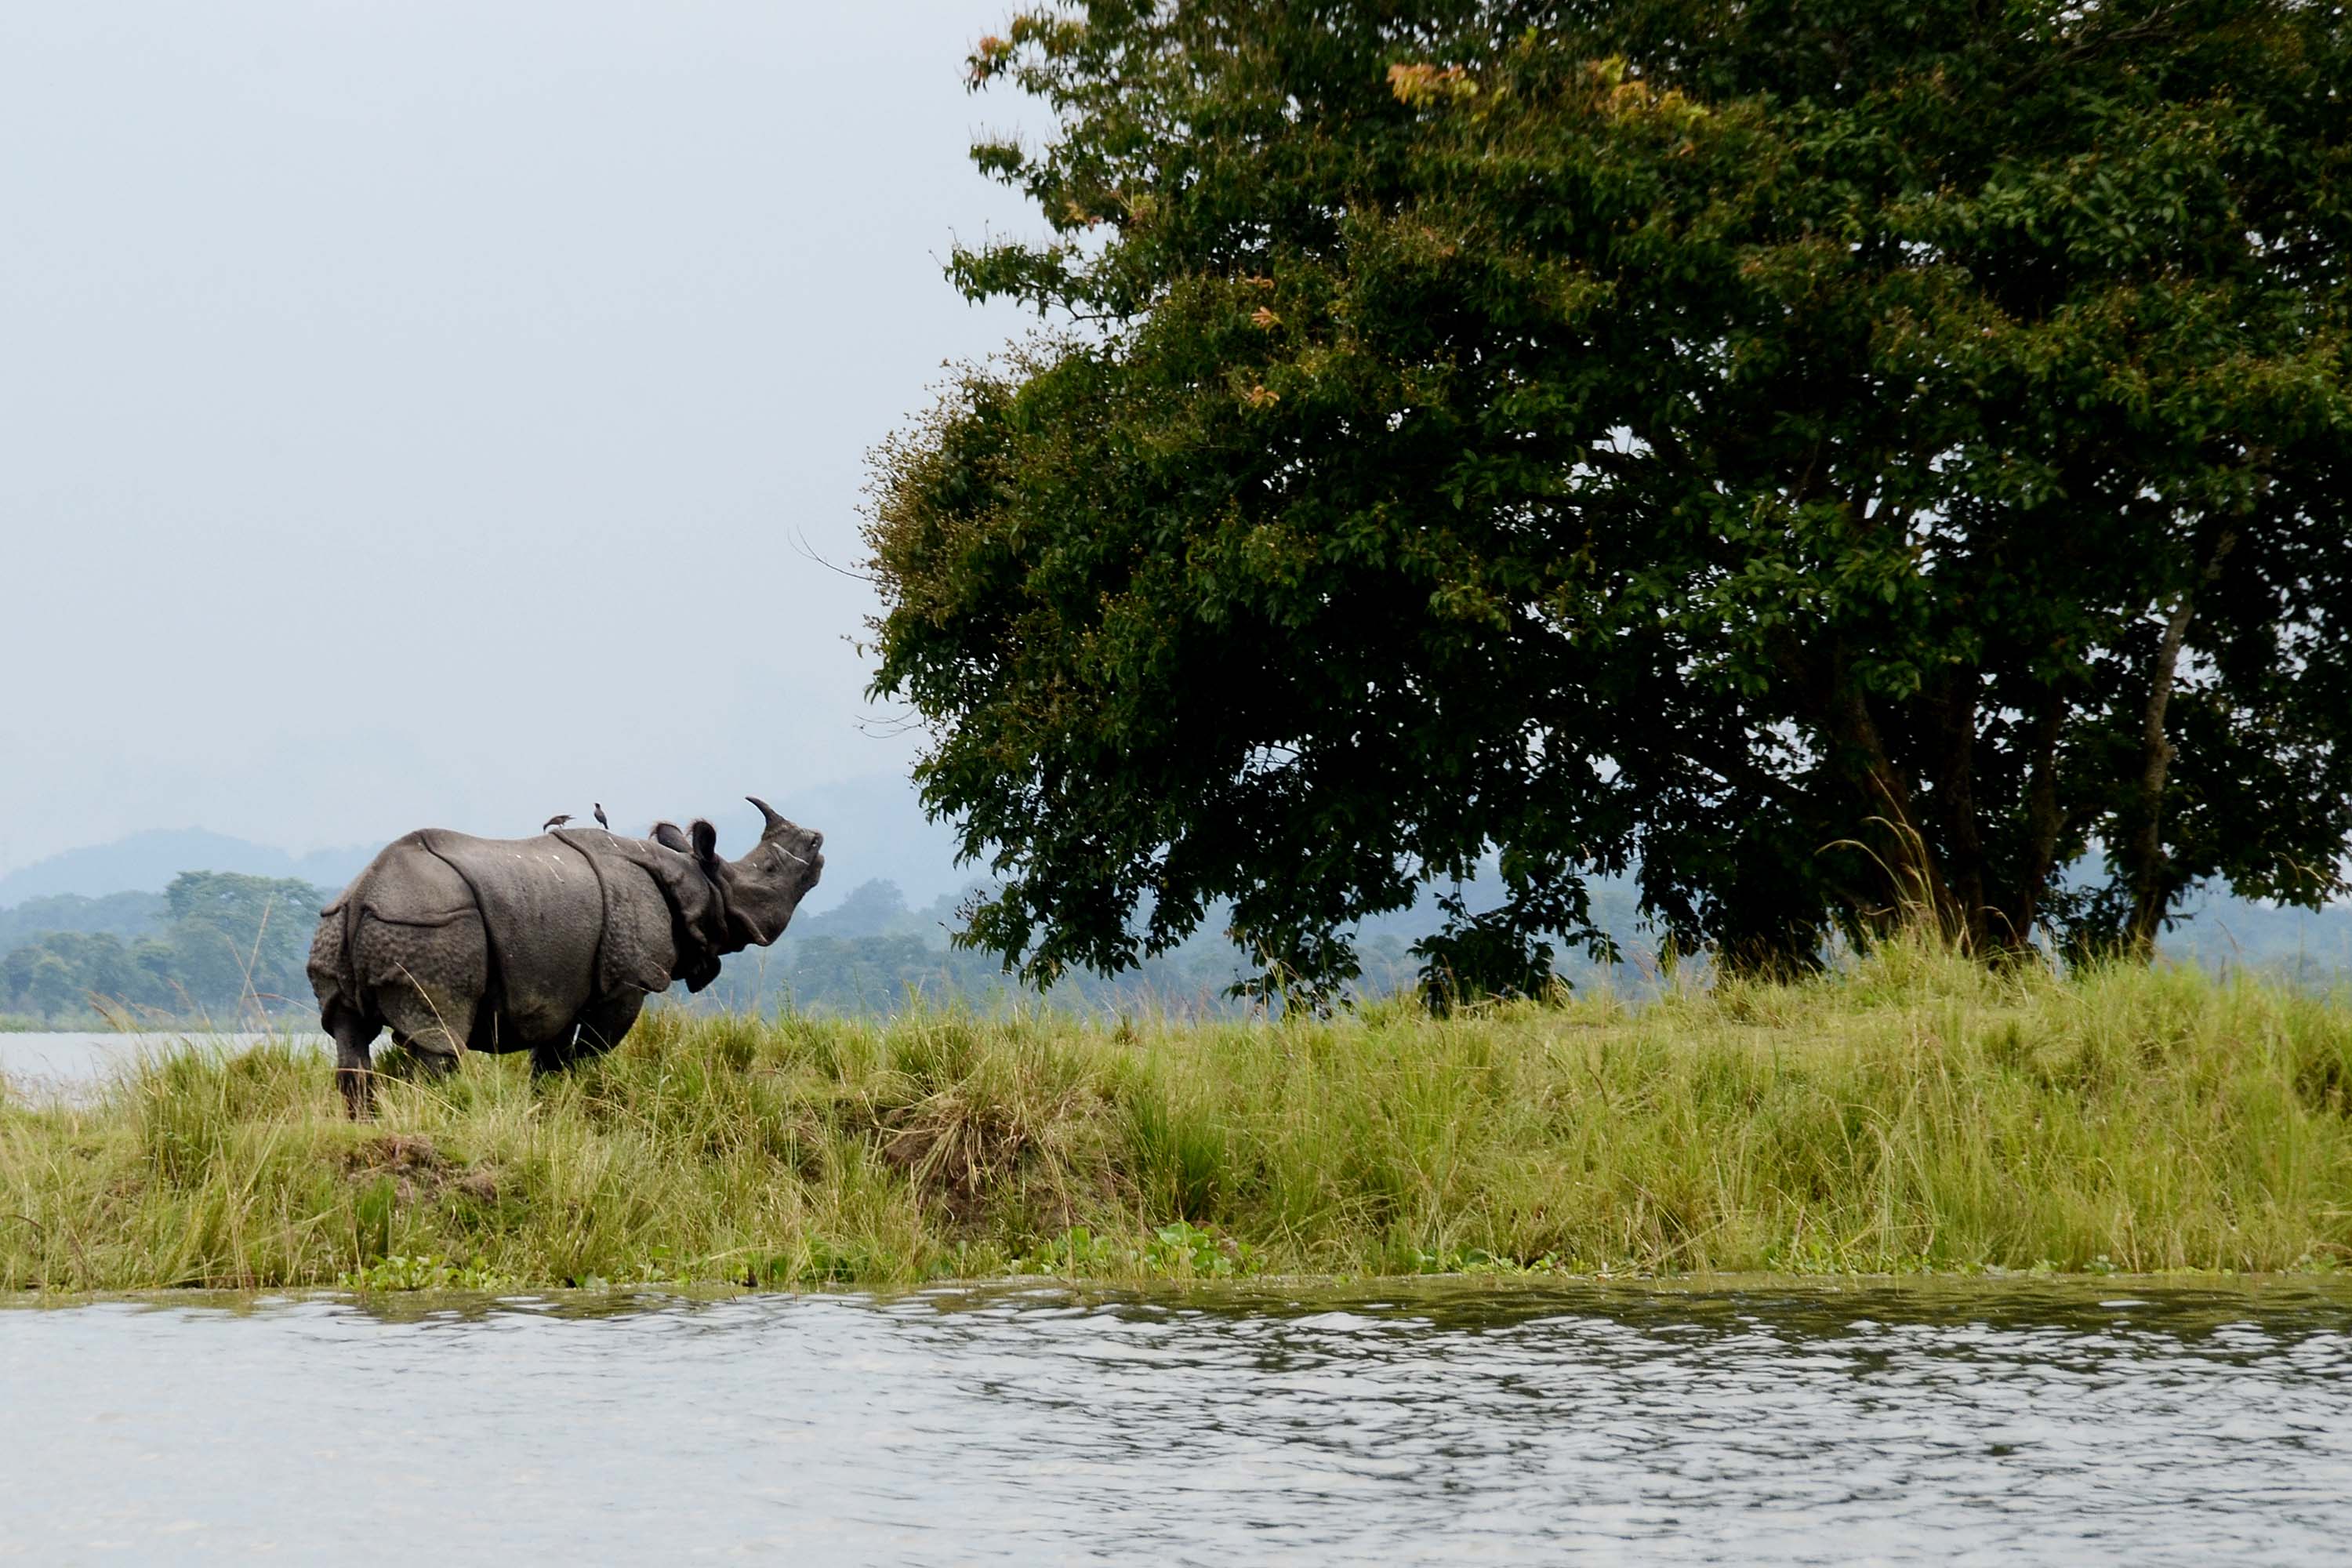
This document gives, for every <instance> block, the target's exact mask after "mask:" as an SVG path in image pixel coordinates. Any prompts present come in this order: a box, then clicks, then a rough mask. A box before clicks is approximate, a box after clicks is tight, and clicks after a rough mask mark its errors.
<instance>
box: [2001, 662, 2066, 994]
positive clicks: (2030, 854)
mask: <svg viewBox="0 0 2352 1568" xmlns="http://www.w3.org/2000/svg"><path fill="white" fill-rule="evenodd" d="M2065 723H2066V701H2065V699H2063V697H2061V696H2059V694H2058V689H2057V688H2056V687H2054V686H2053V687H2049V688H2045V689H2043V691H2042V706H2041V708H2040V709H2039V710H2037V711H2036V712H2035V713H2034V715H2033V740H2032V747H2033V760H2032V764H2031V767H2032V771H2031V773H2029V774H2028V776H2027V779H2026V785H2025V864H2024V866H2023V867H2022V868H2021V869H2020V871H2019V873H2018V879H2017V893H2016V896H2015V898H2014V899H2012V900H2011V904H2012V906H2013V907H2012V908H2011V910H2009V911H2008V915H2007V919H2008V921H2009V935H2008V939H2007V942H2005V944H2004V945H2006V946H2008V947H2011V948H2014V949H2018V950H2023V949H2024V948H2026V947H2027V946H2029V945H2031V943H2032V941H2033V928H2034V927H2035V926H2036V925H2038V924H2040V923H2041V920H2042V900H2043V899H2045V898H2046V897H2048V896H2049V892H2050V879H2051V878H2052V877H2053V875H2055V874H2056V872H2057V869H2058V835H2059V834H2060V833H2061V832H2062V831H2063V829H2064V827H2065V825H2066V819H2065V815H2064V813H2063V811H2061V810H2060V808H2059V805H2058V740H2059V737H2060V735H2062V734H2063V732H2064V730H2065Z"/></svg>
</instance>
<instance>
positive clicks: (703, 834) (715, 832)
mask: <svg viewBox="0 0 2352 1568" xmlns="http://www.w3.org/2000/svg"><path fill="white" fill-rule="evenodd" d="M687 832H688V835H689V836H691V837H692V838H693V839H694V858H696V859H698V860H716V859H717V858H719V829H717V828H715V827H713V826H710V824H709V823H708V822H705V821H703V820H702V819H701V818H700V817H696V818H695V820H694V826H692V827H689V828H688V829H687Z"/></svg>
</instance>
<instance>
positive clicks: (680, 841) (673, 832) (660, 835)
mask: <svg viewBox="0 0 2352 1568" xmlns="http://www.w3.org/2000/svg"><path fill="white" fill-rule="evenodd" d="M653 840H654V842H655V843H656V844H658V845H660V846H661V847H663V848H665V849H675V850H677V852H678V853H679V854H681V855H688V854H692V853H693V851H694V846H693V845H691V844H689V843H688V842H687V839H686V835H685V834H684V833H683V832H681V831H680V830H679V828H678V826H677V823H675V822H656V823H655V824H654V832H653Z"/></svg>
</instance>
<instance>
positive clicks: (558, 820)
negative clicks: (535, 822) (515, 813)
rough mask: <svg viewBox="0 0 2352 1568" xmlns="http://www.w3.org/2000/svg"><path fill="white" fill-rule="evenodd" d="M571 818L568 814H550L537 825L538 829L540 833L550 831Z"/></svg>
mask: <svg viewBox="0 0 2352 1568" xmlns="http://www.w3.org/2000/svg"><path fill="white" fill-rule="evenodd" d="M571 820H572V818H571V816H569V815H566V816H551V817H549V818H548V819H547V820H546V821H545V822H542V823H541V824H540V825H539V830H540V831H541V833H552V832H554V831H555V830H556V829H557V828H559V827H561V826H563V825H564V824H565V823H567V822H569V821H571Z"/></svg>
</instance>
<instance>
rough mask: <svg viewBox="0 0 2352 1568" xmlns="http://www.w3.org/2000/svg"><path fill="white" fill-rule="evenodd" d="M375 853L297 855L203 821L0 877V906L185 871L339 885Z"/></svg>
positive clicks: (101, 890) (146, 887)
mask: <svg viewBox="0 0 2352 1568" xmlns="http://www.w3.org/2000/svg"><path fill="white" fill-rule="evenodd" d="M374 853H375V851H374V849H373V848H372V847H370V848H358V847H353V848H344V849H320V850H314V851H313V852H311V853H310V854H308V855H292V854H289V853H288V852H287V851H285V850H283V849H279V848H277V847H274V846H271V845H268V844H255V843H252V842H250V841H248V840H247V839H243V838H231V837H228V836H227V835H226V834H221V833H208V832H206V831H205V830H204V829H203V828H200V827H180V828H154V829H151V830H149V831H148V832H145V833H134V834H132V835H131V837H128V838H118V839H116V840H115V841H114V842H113V843H111V844H92V845H89V846H88V847H84V848H80V849H68V850H67V851H65V852H64V853H63V854H61V855H52V856H50V857H49V858H47V859H46V860H36V861H34V862H33V863H32V864H31V865H29V866H25V867H21V868H18V869H16V870H14V871H11V872H9V873H8V874H7V875H6V876H5V877H0V910H6V909H9V908H11V907H13V906H16V905H18V904H22V903H24V902H25V901H26V900H28V899H42V898H51V897H55V896H56V895H58V894H60V893H77V894H79V895H80V896H82V897H83V898H86V899H99V898H104V897H105V896H106V895H108V894H110V893H132V892H155V891H158V890H160V889H163V888H164V887H165V886H167V885H169V883H170V882H171V880H172V879H173V878H174V877H176V876H178V875H179V874H180V873H181V872H183V871H192V870H207V871H236V872H241V873H243V874H244V875H246V876H248V877H299V878H301V879H303V880H304V881H306V882H315V883H317V884H318V885H319V886H320V887H322V888H340V887H341V886H342V885H343V884H344V883H346V882H348V881H350V880H351V879H352V877H354V876H356V875H357V874H358V873H359V869H360V868H361V867H362V866H364V865H366V864H367V863H368V860H369V858H370V857H372V856H373V854H374Z"/></svg>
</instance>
